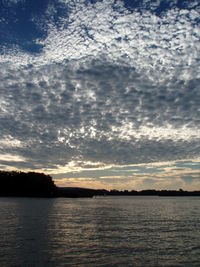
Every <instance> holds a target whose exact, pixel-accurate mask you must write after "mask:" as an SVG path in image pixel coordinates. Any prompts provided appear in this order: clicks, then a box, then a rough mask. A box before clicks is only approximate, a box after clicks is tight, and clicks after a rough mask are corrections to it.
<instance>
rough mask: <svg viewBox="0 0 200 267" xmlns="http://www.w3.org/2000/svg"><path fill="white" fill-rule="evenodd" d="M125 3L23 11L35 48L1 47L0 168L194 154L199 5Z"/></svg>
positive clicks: (56, 168)
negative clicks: (35, 29) (38, 12)
mask: <svg viewBox="0 0 200 267" xmlns="http://www.w3.org/2000/svg"><path fill="white" fill-rule="evenodd" d="M129 2H130V1H124V2H123V1H114V0H107V1H91V2H89V1H83V0H77V1H67V0H60V1H52V2H51V3H49V4H48V5H47V7H46V9H45V11H44V13H43V15H42V16H41V15H40V16H37V15H36V14H35V15H34V16H33V17H32V18H31V20H32V23H34V24H35V26H37V27H38V28H39V29H41V31H43V32H45V34H43V35H42V36H40V38H36V39H34V40H32V42H33V45H35V46H37V45H39V46H40V48H41V49H40V50H39V52H38V51H37V53H33V52H32V51H26V50H25V49H22V48H21V47H20V45H19V44H17V45H16V44H15V45H9V46H6V45H4V46H3V48H2V50H1V54H0V125H1V127H0V147H1V155H3V157H4V158H2V157H1V158H0V162H1V167H2V168H12V167H13V168H14V167H16V168H23V169H37V170H38V169H40V170H48V171H50V172H52V173H54V174H56V173H62V172H63V177H65V176H66V174H65V173H66V172H67V171H69V170H70V171H71V170H75V169H76V170H82V169H84V168H85V169H88V168H93V169H99V168H101V169H104V170H105V169H106V168H113V167H111V166H118V167H119V166H128V165H131V164H141V163H153V162H160V161H163V162H164V161H170V160H171V161H177V160H183V159H194V158H198V157H199V151H200V150H199V149H200V147H199V144H200V143H199V141H200V127H199V126H200V107H199V99H200V46H199V43H200V27H199V26H200V20H199V17H200V5H199V3H198V1H182V4H181V5H180V3H179V2H180V1H148V0H146V1H133V2H134V4H132V5H130V4H129ZM9 3H10V4H9V6H10V7H11V6H12V8H13V6H16V5H19V3H21V4H22V3H23V1H20V0H19V1H10V2H9ZM58 8H59V9H61V8H62V10H63V12H62V14H60V13H59V12H57V9H58ZM55 18H56V19H55ZM0 23H3V24H5V21H3V19H2V21H0ZM11 154H12V155H13V156H12V157H11ZM118 167H117V168H118ZM119 168H120V167H119ZM123 168H124V167H123ZM105 172H106V171H105ZM155 172H156V171H155ZM102 175H103V174H102ZM184 175H185V176H184V177H186V178H184V177H183V180H184V179H185V181H187V184H188V183H189V182H188V179H190V177H192V174H191V173H190V174H189V175H188V176H187V175H186V174H184ZM195 175H196V174H195ZM75 176H76V175H72V174H71V177H72V178H73V177H75ZM83 176H85V175H84V173H82V176H81V175H80V178H81V177H83ZM104 176H106V175H104ZM112 176H113V173H112ZM97 177H98V179H99V177H100V176H98V175H94V176H93V177H92V179H96V178H97ZM113 177H114V178H112V179H113V180H114V179H115V178H116V176H113ZM124 177H125V178H126V175H124V176H123V178H121V179H122V180H124V179H125V178H124ZM127 177H128V178H127V180H126V181H130V180H131V177H132V176H131V173H129V175H128V176H127ZM188 177H189V178H188ZM75 178H77V177H75ZM110 179H111V178H110ZM132 179H133V178H132ZM196 179H197V178H196V176H195V178H192V179H191V181H193V180H196ZM113 180H110V181H112V182H113ZM116 180H117V179H116ZM118 180H119V179H118ZM147 181H149V182H150V181H153V180H152V179H151V177H150V178H149V180H147ZM122 182H124V181H122Z"/></svg>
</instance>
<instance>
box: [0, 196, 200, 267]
mask: <svg viewBox="0 0 200 267" xmlns="http://www.w3.org/2000/svg"><path fill="white" fill-rule="evenodd" d="M0 266H1V267H4V266H56V267H57V266H200V198H198V197H196V198H195V197H194V198H193V197H191V198H189V197H188V198H187V197H182V198H170V197H169V198H159V197H105V198H92V199H61V198H60V199H31V198H29V199H28V198H0Z"/></svg>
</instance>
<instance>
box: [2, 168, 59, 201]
mask: <svg viewBox="0 0 200 267" xmlns="http://www.w3.org/2000/svg"><path fill="white" fill-rule="evenodd" d="M55 194H56V186H55V185H54V182H53V180H52V178H51V176H49V175H45V174H43V173H35V172H28V173H25V172H16V171H12V172H6V171H0V196H23V197H54V196H55Z"/></svg>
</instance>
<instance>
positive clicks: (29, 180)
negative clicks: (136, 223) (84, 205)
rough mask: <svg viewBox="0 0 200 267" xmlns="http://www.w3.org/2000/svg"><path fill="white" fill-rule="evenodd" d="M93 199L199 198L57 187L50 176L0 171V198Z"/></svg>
mask: <svg viewBox="0 0 200 267" xmlns="http://www.w3.org/2000/svg"><path fill="white" fill-rule="evenodd" d="M9 196H10V197H51V198H54V197H69V198H77V197H95V196H200V191H184V190H182V189H179V190H154V189H148V190H142V191H135V190H131V191H128V190H124V191H119V190H115V189H114V190H106V189H89V188H79V187H58V186H56V185H55V184H54V181H53V179H52V177H51V176H50V175H46V174H43V173H36V172H27V173H25V172H17V171H10V172H9V171H0V197H9Z"/></svg>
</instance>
